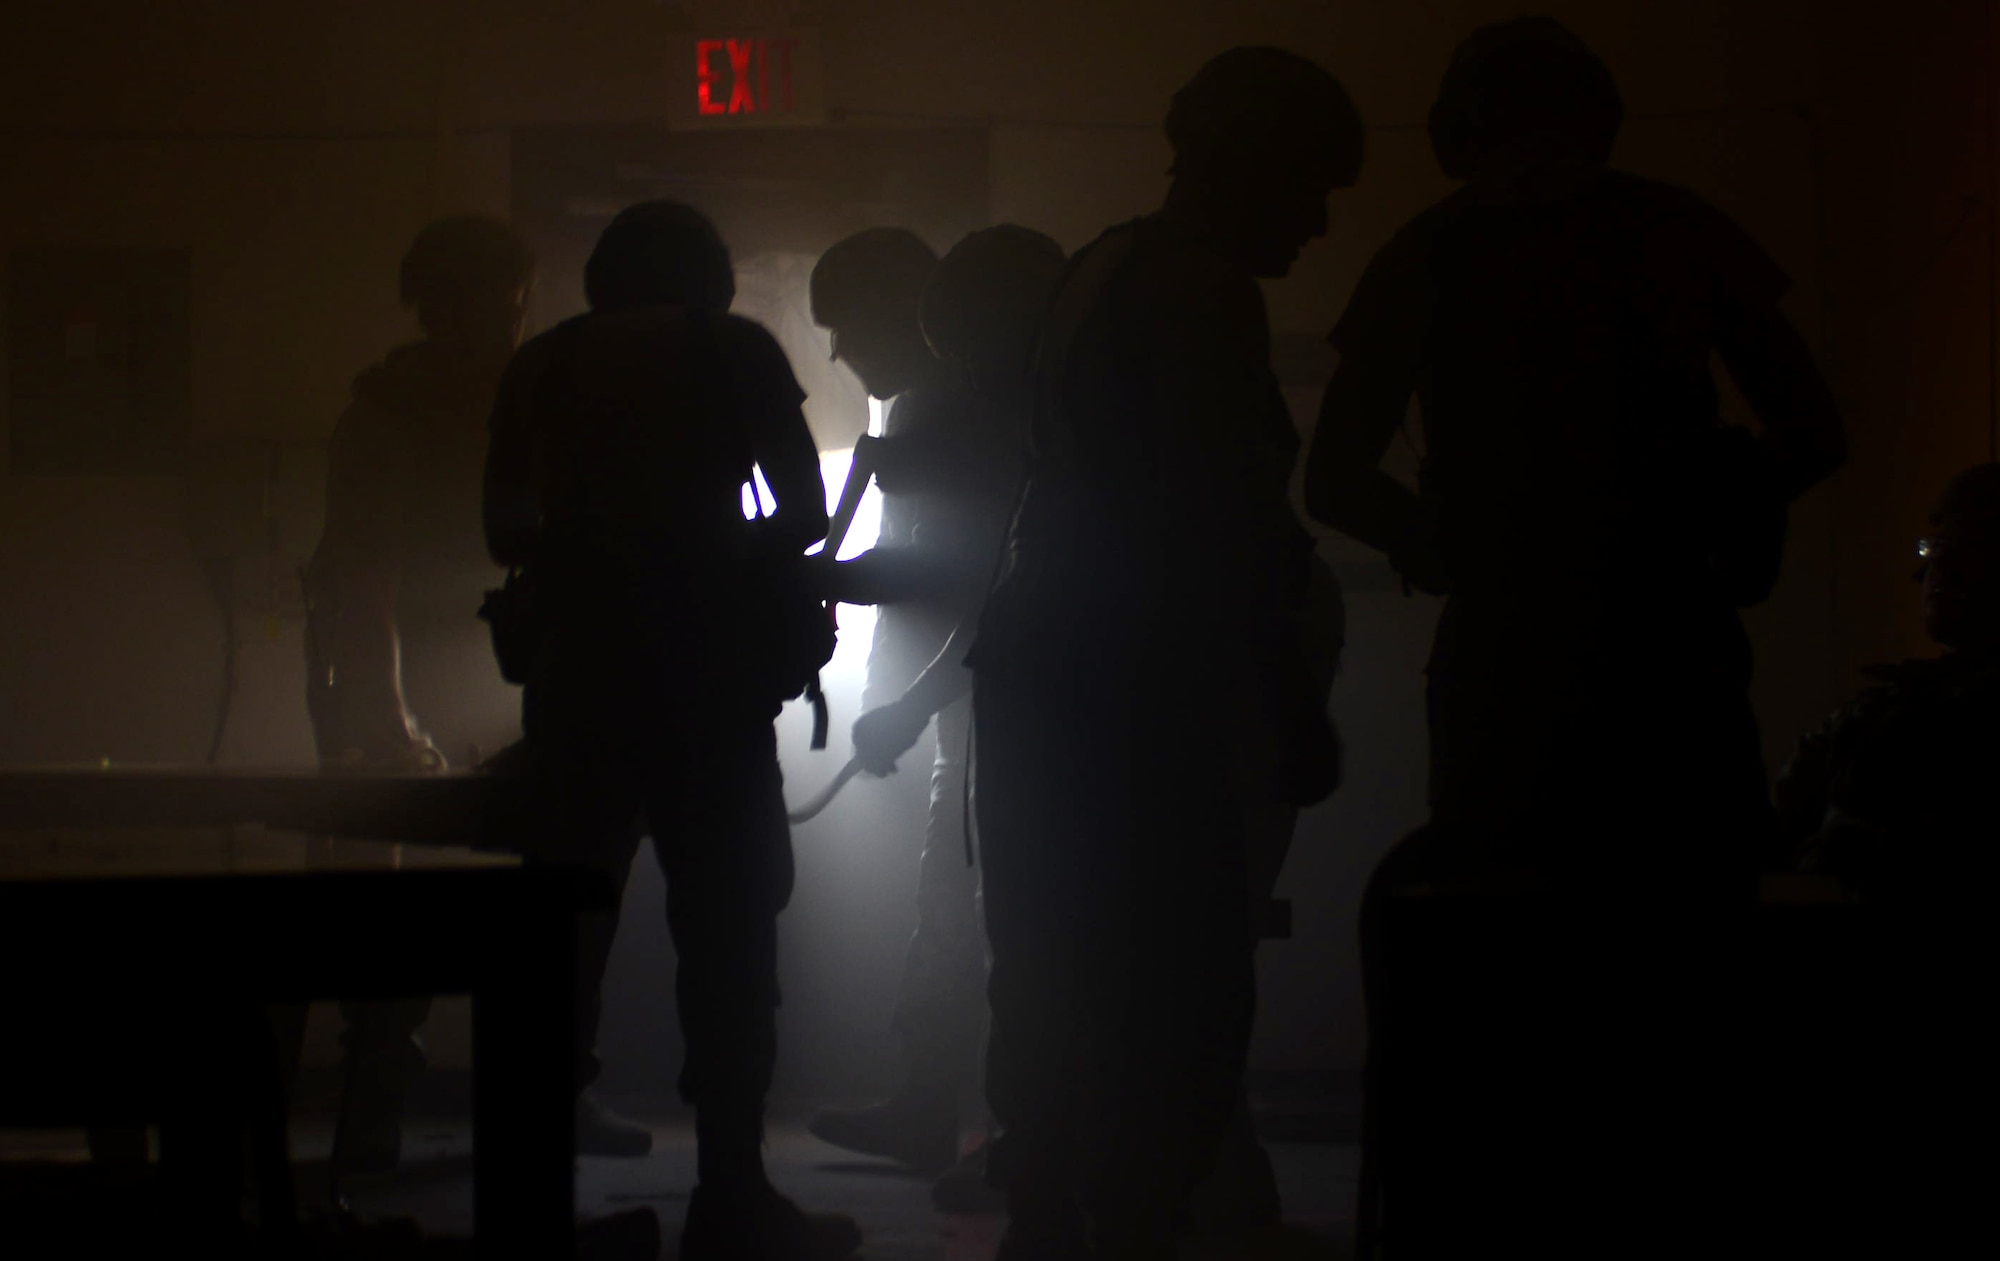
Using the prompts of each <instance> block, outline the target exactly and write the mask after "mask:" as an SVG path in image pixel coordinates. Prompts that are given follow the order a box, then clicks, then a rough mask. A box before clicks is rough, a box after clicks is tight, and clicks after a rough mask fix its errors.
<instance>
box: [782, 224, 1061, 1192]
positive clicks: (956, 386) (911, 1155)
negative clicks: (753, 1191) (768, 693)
mask: <svg viewBox="0 0 2000 1261" xmlns="http://www.w3.org/2000/svg"><path fill="white" fill-rule="evenodd" d="M1058 253H1059V251H1058ZM937 270H938V260H937V256H936V255H935V254H934V253H933V252H932V251H931V248H930V247H929V246H928V245H926V244H924V243H923V241H921V240H920V239H918V237H917V236H916V235H915V234H914V233H911V232H909V231H906V230H904V229H901V228H871V229H869V230H867V231H864V232H860V233H856V234H855V235H853V236H851V237H848V238H846V239H844V240H842V241H840V242H838V243H836V244H835V245H833V246H832V247H831V248H829V249H828V250H827V251H826V253H825V254H823V255H822V256H821V257H820V260H819V263H818V264H817V265H816V266H815V267H814V268H813V275H812V284H811V291H812V306H813V318H814V319H815V320H816V321H818V322H819V323H820V324H822V325H824V326H825V327H826V328H828V329H829V330H830V331H831V332H832V335H833V354H834V357H835V358H836V359H839V360H842V361H843V362H845V363H846V364H847V365H848V366H849V367H850V368H852V369H853V370H854V373H855V375H856V376H858V377H859V378H860V379H861V384H862V386H863V388H865V389H866V390H867V391H868V392H869V393H870V394H872V395H874V396H875V397H876V398H879V399H885V400H890V407H889V412H888V415H887V416H886V417H885V419H884V422H883V434H882V436H881V437H879V438H876V437H864V438H862V439H861V440H860V442H859V443H857V444H856V450H855V467H856V469H857V471H858V470H862V469H865V468H866V467H868V466H869V465H870V464H872V465H873V466H874V467H875V469H876V471H877V472H876V480H877V482H878V484H879V485H880V487H881V490H882V527H881V534H880V536H879V538H878V540H877V544H876V546H875V547H874V548H873V549H871V550H870V551H868V552H866V553H864V554H863V555H861V556H858V557H856V558H854V559H853V560H851V561H846V562H842V563H841V564H839V565H838V566H836V567H835V570H836V572H835V574H834V576H833V578H832V582H833V584H834V588H835V590H834V594H836V595H837V596H838V598H839V599H841V600H844V601H846V602H848V603H856V604H879V605H880V606H881V612H880V614H879V615H878V617H877V619H876V623H875V640H874V644H873V646H872V648H871V650H870V652H869V655H868V675H867V680H866V683H865V685H864V687H863V693H862V695H863V704H864V705H866V706H869V707H871V711H872V712H873V713H874V716H873V717H869V718H865V719H864V720H862V721H861V722H858V723H857V724H856V725H855V731H856V733H857V736H858V739H857V742H856V745H855V749H856V752H857V754H858V755H859V756H860V757H861V758H862V759H863V763H864V765H865V766H866V767H867V768H868V769H869V770H871V771H873V772H875V773H876V774H886V773H888V772H889V771H890V770H892V769H894V766H895V760H896V757H897V756H898V755H899V754H900V753H901V752H902V751H903V750H904V749H907V748H908V747H909V745H910V744H913V743H915V742H916V740H917V738H918V737H919V736H920V735H921V734H922V733H923V730H924V728H925V727H927V726H928V725H929V724H930V719H931V716H932V714H933V713H936V712H937V711H938V710H944V712H943V713H942V714H940V715H939V723H938V733H937V757H936V761H935V763H934V765H933V768H932V775H931V809H930V817H929V820H928V825H927V827H926V829H925V851H924V852H925V857H924V859H923V865H922V873H923V874H922V878H921V880H922V887H921V889H920V893H919V899H920V909H919V920H920V923H919V928H918V931H917V934H916V936H915V938H914V939H913V941H912V942H911V947H910V953H909V955H908V956H907V957H906V960H905V967H904V975H903V985H902V988H901V991H900V993H899V994H898V998H897V1003H896V1012H895V1017H894V1022H895V1031H896V1034H897V1036H898V1038H899V1039H900V1041H901V1043H902V1046H901V1050H902V1055H903V1069H904V1078H903V1081H902V1083H901V1084H900V1085H899V1087H898V1088H897V1090H896V1093H895V1094H894V1095H893V1096H891V1097H890V1098H889V1099H887V1100H884V1101H882V1102H880V1103H877V1104H875V1105H872V1106H869V1107H865V1108H860V1109H853V1110H833V1111H826V1112H821V1113H820V1114H818V1115H817V1116H815V1117H813V1118H812V1120H811V1122H810V1128H811V1130H812V1132H813V1133H814V1134H816V1135H818V1136H819V1137H820V1138H822V1139H824V1140H826V1141H827V1142H830V1143H833V1144H835V1145H836V1146H839V1147H844V1148H847V1149H848V1150H851V1151H859V1152H865V1153H868V1154H870V1155H877V1156H886V1157H889V1158H891V1159H893V1160H896V1161H899V1162H901V1163H903V1164H906V1165H909V1166H911V1167H912V1168H915V1169H918V1170H920V1171H924V1172H929V1173H936V1172H938V1171H940V1170H942V1169H944V1168H946V1167H947V1166H949V1165H950V1164H952V1162H953V1161H955V1160H956V1159H957V1158H958V1142H959V1120H960V1118H959V1101H960V1097H961V1095H962V1094H963V1093H964V1088H965V1086H966V1085H967V1084H968V1083H969V1082H970V1081H971V1080H972V1079H973V1076H974V1074H975V1073H976V1071H977V1066H978V1052H979V1038H980V1033H981V1020H980V1018H981V1009H980V1006H979V1003H978V998H979V991H980V987H981V984H982V982H983V978H984V971H985V967H984V964H985V961H984V957H983V948H982V945H981V941H980V937H979V932H978V925H977V920H976V917H975V915H974V913H973V912H972V910H971V905H970V904H971V897H972V887H973V886H972V879H971V876H970V873H968V872H966V871H965V870H964V868H965V845H964V838H963V835H962V832H963V828H962V826H961V821H962V819H963V817H964V810H965V807H964V785H965V779H964V774H965V770H964V768H965V743H966V738H967V736H968V733H969V725H968V719H967V717H966V713H965V707H964V706H959V707H956V708H950V707H947V705H946V704H945V701H948V700H949V699H950V698H949V697H944V698H942V699H940V700H939V701H938V703H937V704H935V705H930V704H928V703H925V702H915V701H913V702H910V703H904V701H903V698H904V696H905V693H906V691H907V689H908V688H909V687H910V685H911V682H912V680H913V679H915V678H916V677H917V676H918V675H919V674H921V673H923V672H924V670H925V667H926V666H928V665H929V664H930V663H931V662H932V661H933V660H934V659H935V658H936V656H937V654H938V651H939V650H940V649H941V648H942V647H943V646H944V643H945V640H946V638H947V637H948V636H949V635H950V634H951V632H952V628H953V627H954V626H956V625H957V623H958V621H959V618H960V616H961V613H962V610H963V609H964V607H965V603H966V601H967V599H968V598H970V597H971V596H972V595H973V594H974V593H975V592H977V591H979V590H981V589H982V588H983V585H984V583H985V582H986V581H987V580H988V579H989V578H990V576H991V572H992V565H993V558H994V556H995V555H996V554H997V552H998V548H999V540H1000V535H1001V533H1002V532H1004V530H1005V528H1006V513H1007V510H1008V507H1009V506H1010V504H1011V495H1012V493H1013V490H1014V488H1015V485H1016V484H1017V483H1018V480H1019V465H1018V452H1019V434H1018V428H1017V422H1016V417H1015V415H1014V414H1013V413H1010V412H1008V411H1006V410H1005V409H1003V408H1000V407H997V406H995V405H994V404H992V403H990V402H988V401H985V400H982V399H980V398H977V397H975V396H974V394H973V393H972V391H971V390H970V388H968V383H967V382H966V381H965V380H964V379H963V377H962V374H960V373H958V372H955V371H954V370H953V369H952V368H951V366H950V365H948V364H946V363H943V362H941V361H940V360H939V359H938V358H937V357H936V356H935V355H934V354H933V353H932V350H931V346H930V345H929V343H927V342H926V341H925V339H924V328H923V324H922V320H921V309H922V302H923V298H924V294H925V286H926V285H928V284H930V283H931V282H932V279H933V276H934V275H935V273H936V272H937ZM931 677H932V681H933V682H934V683H935V682H936V681H937V680H938V676H937V675H935V674H934V675H932V676H931ZM885 702H888V704H886V705H885ZM875 707H880V708H879V709H876V708H875ZM890 725H893V726H895V727H896V728H897V729H898V730H897V731H896V733H895V734H894V739H893V740H892V741H890V742H891V743H897V744H899V745H900V747H898V748H896V749H894V750H893V751H888V750H885V749H883V748H881V747H880V746H881V745H882V744H883V743H884V742H883V741H882V740H880V739H871V738H870V734H869V733H871V732H874V731H876V730H878V729H880V728H884V727H886V726H890ZM904 737H907V739H905V738H904ZM961 904H963V906H961Z"/></svg>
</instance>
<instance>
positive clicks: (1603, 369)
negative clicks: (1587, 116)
mask: <svg viewBox="0 0 2000 1261" xmlns="http://www.w3.org/2000/svg"><path fill="white" fill-rule="evenodd" d="M1371 280H1372V281H1373V283H1372V284H1369V283H1364V285H1363V287H1362V289H1361V290H1360V291H1359V292H1358V293H1357V295H1356V299H1355V303H1354V305H1353V306H1352V307H1351V308H1350V314H1349V316H1348V317H1347V318H1346V319H1344V320H1343V321H1342V325H1341V327H1340V329H1339V330H1338V331H1337V332H1336V334H1335V337H1336V340H1337V341H1338V342H1339V344H1340V345H1341V346H1342V347H1343V349H1344V350H1345V349H1348V348H1353V350H1354V351H1355V353H1366V351H1367V348H1368V341H1369V339H1370V337H1371V335H1373V334H1375V333H1376V332H1377V331H1378V330H1376V329H1371V328H1369V327H1367V322H1368V321H1371V320H1382V319H1383V317H1384V315H1385V308H1390V309H1392V310H1394V312H1395V315H1394V316H1391V318H1392V319H1393V318H1395V317H1396V316H1401V317H1402V318H1417V319H1422V320H1423V321H1424V322H1425V325H1426V328H1427V336H1426V338H1425V342H1424V346H1423V358H1422V364H1421V367H1420V369H1419V375H1418V384H1417V396H1418V400H1419V403H1420V406H1421V409H1422V415H1423V435H1424V443H1425V459H1424V486H1423V493H1424V494H1425V495H1426V496H1427V497H1429V498H1430V499H1431V500H1432V501H1433V502H1434V503H1435V505H1436V507H1437V513H1438V522H1437V529H1438V540H1437V542H1438V546H1439V548H1440V550H1441V552H1442V553H1443V555H1444V559H1445V564H1446V566H1447V568H1448V570H1449V572H1450V573H1451V575H1452V588H1453V590H1454V592H1455V593H1456V592H1467V591H1475V590H1477V591H1488V590H1515V591H1519V590H1521V589H1522V588H1523V587H1532V588H1535V590H1534V592H1533V595H1534V598H1541V597H1542V596H1543V595H1545V594H1546V593H1547V590H1548V588H1550V587H1557V588H1563V589H1600V590H1605V591H1607V592H1609V591H1612V590H1620V589H1630V588H1632V587H1634V586H1648V585H1653V586H1656V585H1658V584H1659V583H1660V582H1661V581H1662V580H1663V579H1664V580H1666V581H1668V582H1678V583H1686V582H1689V581H1693V580H1694V576H1695V575H1696V574H1697V573H1698V572H1699V571H1700V570H1701V569H1703V568H1704V567H1705V566H1706V563H1707V558H1706V555H1705V553H1704V548H1705V546H1706V544H1707V542H1708V540H1707V539H1706V538H1705V537H1704V534H1703V531H1702V529H1701V526H1700V515H1701V513H1702V512H1703V511H1704V510H1705V509H1706V507H1707V503H1708V498H1709V496H1708V494H1707V493H1706V492H1708V491H1709V490H1710V487H1709V486H1707V485H1704V484H1703V482H1702V480H1701V479H1702V476H1703V472H1702V470H1703V468H1704V465H1705V464H1706V463H1708V462H1710V458H1711V457H1712V456H1713V454H1714V453H1715V451H1716V449H1717V446H1718V444H1717V442H1716V432H1715V431H1716V430H1717V428H1718V426H1719V425H1720V423H1721V419H1720V413H1719V407H1718V403H1717V397H1716V390H1715V385H1714V380H1713V376H1712V371H1711V365H1712V362H1713V359H1714V355H1715V352H1716V350H1717V348H1718V344H1719V342H1720V331H1719V328H1718V325H1719V323H1720V322H1721V321H1722V320H1724V319H1726V318H1727V317H1728V313H1729V312H1730V310H1731V309H1754V308H1759V307H1765V306H1769V305H1772V304H1775V303H1776V301H1777V299H1778V298H1779V296H1781V295H1782V293H1783V292H1784V290H1785V288H1786V279H1785V277H1784V275H1783V273H1782V272H1780V271H1779V270H1778V269H1777V268H1776V266H1775V265H1773V264H1772V263H1771V262H1770V260H1769V258H1768V257H1767V256H1766V255H1765V254H1764V253H1763V251H1762V250H1761V249H1759V248H1758V247H1757V245H1756V244H1755V243H1754V242H1752V241H1751V240H1750V239H1749V238H1748V237H1747V236H1746V235H1745V234H1744V233H1743V232H1742V231H1741V229H1739V228H1737V227H1736V226H1735V225H1734V224H1732V223H1731V222H1730V221H1729V220H1728V219H1726V218H1725V217H1723V216H1722V215H1720V214H1719V213H1717V212H1716V211H1714V210H1713V209H1712V208H1710V207H1709V206H1708V205H1707V204H1706V203H1704V202H1702V201H1701V200H1700V199H1699V198H1698V197H1696V196H1694V195H1693V194H1691V193H1687V192H1685V191H1682V190H1679V189H1675V188H1672V187H1669V186H1667V185H1664V184H1659V183H1655V182H1653V181H1651V180H1646V179H1641V178H1638V177H1636V176H1631V175H1625V174H1622V173H1619V172H1615V171H1598V172H1593V173H1591V174H1590V175H1589V176H1587V177H1584V178H1581V179H1579V180H1577V181H1575V182H1573V183H1570V184H1569V185H1568V186H1565V187H1560V188H1558V189H1555V190H1552V191H1550V192H1549V193H1548V194H1546V195H1544V196H1538V197H1522V198H1519V199H1508V200H1495V199H1489V198H1486V197H1482V196H1481V195H1480V191H1479V190H1476V189H1466V190H1462V191H1460V192H1459V193H1457V194H1456V195H1454V196H1452V197H1450V198H1448V199H1447V200H1446V201H1444V202H1443V203H1441V204H1440V205H1438V206H1436V207H1434V208H1433V209H1432V210H1430V211H1427V212H1426V213H1424V214H1422V215H1420V216H1418V217H1417V219H1416V220H1415V221H1413V222H1412V223H1411V224H1410V225H1409V226H1408V227H1406V228H1405V229H1404V230H1403V231H1402V232H1401V233H1400V234H1399V235H1398V237H1397V239H1396V240H1395V241H1394V242H1392V243H1391V244H1390V246H1389V247H1388V248H1387V249H1386V250H1385V251H1384V252H1383V255H1382V256H1381V259H1380V260H1379V261H1378V263H1377V265H1376V269H1375V270H1374V272H1373V275H1372V277H1371ZM1392 283H1393V284H1395V285H1397V286H1399V287H1400V288H1401V292H1399V293H1397V294H1394V295H1387V294H1383V293H1381V292H1379V290H1380V287H1381V286H1384V285H1387V284H1392ZM1378 304H1379V305H1378ZM1412 306H1421V307H1427V308H1428V309H1425V310H1420V311H1415V312H1410V314H1409V315H1404V312H1405V311H1408V310H1409V308H1410V307H1412Z"/></svg>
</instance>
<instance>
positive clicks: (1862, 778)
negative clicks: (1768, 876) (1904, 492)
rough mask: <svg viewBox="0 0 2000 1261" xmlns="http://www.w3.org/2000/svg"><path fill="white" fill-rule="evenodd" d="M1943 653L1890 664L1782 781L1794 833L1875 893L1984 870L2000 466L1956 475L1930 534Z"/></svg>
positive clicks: (1999, 619) (1817, 860)
mask: <svg viewBox="0 0 2000 1261" xmlns="http://www.w3.org/2000/svg"><path fill="white" fill-rule="evenodd" d="M1921 553H1922V556H1923V569H1922V572H1921V579H1922V582H1923V616H1924V632H1925V634H1927V635H1928V636H1929V637H1930V639H1931V640H1932V642H1934V643H1936V644H1937V645H1938V646H1939V647H1940V648H1942V649H1943V650H1944V651H1943V653H1942V654H1941V655H1939V656H1936V657H1928V658H1923V659H1919V660H1915V661H1905V662H1902V663H1900V664H1898V665H1892V666H1878V667H1875V668H1873V669H1871V670H1869V671H1868V674H1869V675H1870V676H1872V677H1873V678H1874V679H1876V680H1877V686H1875V687H1873V688H1870V689H1869V690H1868V691H1866V692H1864V693H1862V694H1861V695H1860V696H1858V697H1856V698H1855V699H1854V701H1853V702H1851V703H1850V704H1849V705H1848V706H1847V707H1846V708H1844V709H1842V710H1841V711H1840V712H1839V713H1838V714H1836V715H1834V716H1833V717H1832V718H1830V719H1829V720H1828V721H1827V722H1826V723H1825V724H1824V725H1823V726H1821V727H1820V728H1819V729H1818V730H1817V731H1814V732H1813V733H1812V734H1811V735H1809V736H1807V737H1806V738H1805V739H1804V740H1803V741H1801V742H1800V744H1799V747H1798V749H1797V750H1796V751H1795V752H1794V753H1793V755H1792V759H1791V762H1790V764H1789V765H1787V766H1786V768H1785V771H1784V773H1783V774H1782V775H1780V776H1779V779H1778V787H1777V802H1778V813H1779V818H1780V820H1781V821H1782V823H1783V825H1784V829H1785V835H1786V839H1787V841H1789V842H1790V843H1791V845H1792V846H1793V847H1794V849H1795V851H1796V852H1797V854H1798V858H1799V860H1800V862H1801V863H1802V864H1803V865H1804V866H1806V867H1807V868H1808V869H1811V870H1818V871H1824V872H1827V873H1830V874H1832V875H1836V876H1839V877H1840V878H1841V879H1842V880H1843V881H1844V882H1846V883H1847V884H1849V885H1850V886H1851V887H1853V888H1854V889H1855V890H1856V891H1857V892H1858V893H1860V894H1861V895H1862V896H1864V897H1867V898H1870V899H1872V900H1877V901H1881V900H1890V901H1901V902H1907V901H1910V900H1912V899H1915V898H1921V897H1923V896H1925V895H1931V896H1935V895H1937V894H1938V893H1940V892H1942V891H1943V890H1945V889H1948V888H1949V887H1951V886H1953V885H1955V884H1958V883H1959V882H1961V881H1964V880H1965V879H1967V877H1968V876H1970V875H1971V874H1972V873H1974V872H1976V871H1980V870H1983V869H1984V868H1985V867H1986V865H1987V864H1988V862H1989V861H1990V860H1989V858H1988V851H1989V850H1990V848H1991V838H1992V836H1993V834H1994V825H1995V818H1996V814H2000V810H1997V809H1996V802H1995V798H1994V794H1993V785H1992V782H1991V777H1992V772H1993V769H1994V768H1995V767H2000V464H1982V465H1979V466H1978V467H1976V468H1972V469H1968V470H1967V471H1965V472H1963V473H1960V474H1959V475H1958V476H1957V477H1954V478H1953V479H1952V480H1951V484H1950V485H1949V486H1947V487H1946V488H1945V492H1944V495H1943V497H1942V498H1941V499H1940V500H1939V501H1938V504H1937V507H1936V509H1935V510H1934V511H1933V512H1932V513H1931V528H1930V532H1929V536H1928V537H1927V538H1925V539H1924V540H1923V542H1922V544H1921Z"/></svg>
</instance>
